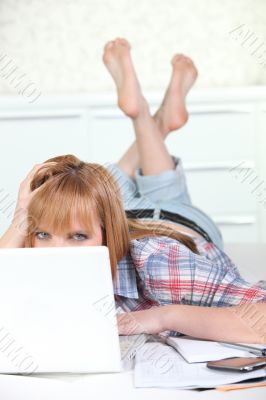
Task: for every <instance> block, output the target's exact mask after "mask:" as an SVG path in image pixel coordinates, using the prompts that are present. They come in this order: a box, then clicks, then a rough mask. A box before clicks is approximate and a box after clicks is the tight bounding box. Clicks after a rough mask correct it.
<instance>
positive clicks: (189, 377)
mask: <svg viewBox="0 0 266 400" xmlns="http://www.w3.org/2000/svg"><path fill="white" fill-rule="evenodd" d="M264 376H266V370H265V369H259V370H255V371H252V372H246V373H243V372H242V373H241V372H229V371H215V370H211V369H209V368H207V367H206V363H196V364H188V363H187V362H186V361H185V360H184V359H183V358H182V357H181V356H180V355H179V354H178V353H177V352H176V351H175V350H174V349H173V348H171V347H169V346H167V345H165V344H162V343H146V344H145V345H144V346H143V347H142V348H141V349H140V350H138V352H137V355H136V363H135V372H134V379H135V386H136V387H172V388H179V389H195V388H212V387H216V386H220V385H225V384H229V383H235V382H240V381H243V380H247V379H253V378H259V377H264Z"/></svg>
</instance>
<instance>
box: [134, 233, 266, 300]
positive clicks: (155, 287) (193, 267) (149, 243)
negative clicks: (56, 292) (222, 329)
mask: <svg viewBox="0 0 266 400" xmlns="http://www.w3.org/2000/svg"><path fill="white" fill-rule="evenodd" d="M133 242H134V243H133V245H132V246H131V256H132V258H133V260H134V264H135V267H136V270H137V272H138V275H139V277H140V280H141V284H142V286H143V290H144V291H145V296H148V297H150V298H152V299H153V300H155V301H157V302H158V303H159V304H161V305H166V304H189V305H197V306H206V307H210V306H212V307H226V306H234V305H241V304H245V303H252V302H266V289H265V288H263V287H262V286H261V284H251V283H248V282H246V281H245V280H244V279H243V278H242V277H241V276H240V274H239V272H238V270H237V269H236V267H235V265H234V264H233V263H232V262H231V260H230V259H229V258H228V257H226V258H225V257H223V254H224V253H223V252H221V254H220V258H219V257H216V259H215V260H210V259H208V258H207V257H205V256H204V255H198V254H195V253H193V252H192V251H190V250H189V249H188V248H187V247H186V246H184V245H183V244H182V243H180V242H178V241H176V240H174V239H170V238H167V237H155V238H151V237H150V238H145V239H142V240H134V241H133ZM224 258H225V259H224ZM225 260H226V262H225Z"/></svg>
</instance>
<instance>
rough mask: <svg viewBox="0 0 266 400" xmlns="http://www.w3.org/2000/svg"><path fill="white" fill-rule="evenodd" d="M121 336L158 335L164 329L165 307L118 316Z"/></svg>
mask: <svg viewBox="0 0 266 400" xmlns="http://www.w3.org/2000/svg"><path fill="white" fill-rule="evenodd" d="M117 322H118V330H119V335H139V334H141V333H149V334H157V333H160V332H163V331H164V330H166V328H165V327H164V307H152V308H150V309H148V310H143V311H134V312H129V313H123V314H118V315H117Z"/></svg>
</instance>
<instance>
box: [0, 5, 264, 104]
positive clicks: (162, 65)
mask: <svg viewBox="0 0 266 400" xmlns="http://www.w3.org/2000/svg"><path fill="white" fill-rule="evenodd" d="M265 22H266V0H234V1H233V0H223V1H221V0H183V1H181V0H164V1H162V0H135V1H132V0H131V1H130V0H0V94H5V93H14V94H16V91H17V90H18V88H19V84H18V81H19V80H24V83H25V82H26V83H27V82H28V83H27V84H28V86H27V91H28V94H29V92H31V91H32V92H33V91H34V95H35V94H36V96H37V95H38V90H39V91H41V92H42V93H43V94H46V93H74V92H76V93H78V92H98V91H99V92H102V91H104V92H106V91H110V90H113V88H114V86H113V82H112V80H111V79H110V77H109V75H108V73H107V72H106V70H105V68H104V66H103V64H102V61H101V57H102V48H103V46H104V44H105V42H106V41H107V40H110V39H112V38H115V37H117V36H121V37H126V38H127V39H128V40H129V41H130V42H131V44H132V55H133V58H134V61H135V65H136V69H137V71H138V74H139V78H140V81H141V83H142V85H143V87H144V90H160V89H162V88H164V86H165V85H166V84H167V82H168V79H169V75H170V72H171V68H170V60H171V57H172V55H173V54H174V53H175V52H183V53H186V54H188V55H190V56H191V57H192V58H193V59H194V61H195V63H196V64H197V66H198V69H199V79H198V81H197V85H198V87H210V86H211V87H218V86H240V85H259V84H266V44H265V43H266V24H265ZM12 70H13V72H12ZM24 89H25V85H24ZM25 90H26V89H25Z"/></svg>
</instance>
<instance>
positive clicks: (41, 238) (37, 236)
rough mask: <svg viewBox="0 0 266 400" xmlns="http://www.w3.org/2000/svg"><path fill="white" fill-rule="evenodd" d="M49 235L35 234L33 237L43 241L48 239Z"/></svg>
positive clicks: (43, 233) (45, 233)
mask: <svg viewBox="0 0 266 400" xmlns="http://www.w3.org/2000/svg"><path fill="white" fill-rule="evenodd" d="M49 236H50V235H49V233H47V232H36V233H35V237H36V238H37V239H40V240H45V239H48V238H49Z"/></svg>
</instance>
